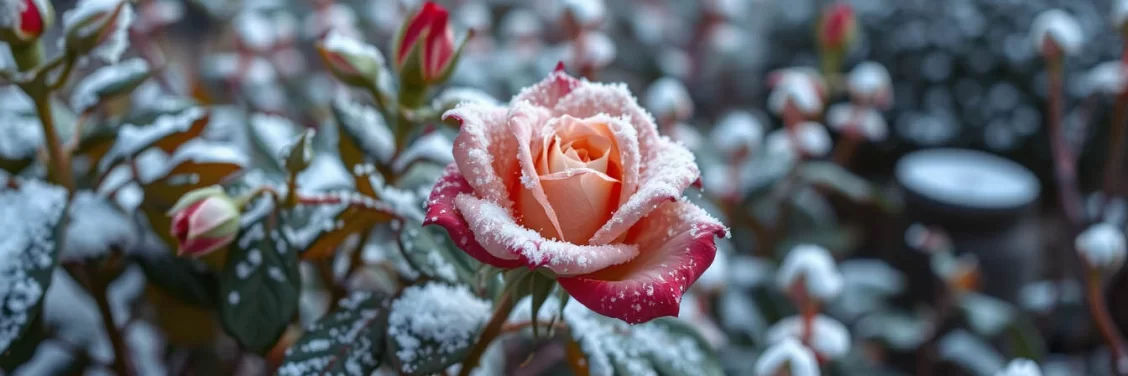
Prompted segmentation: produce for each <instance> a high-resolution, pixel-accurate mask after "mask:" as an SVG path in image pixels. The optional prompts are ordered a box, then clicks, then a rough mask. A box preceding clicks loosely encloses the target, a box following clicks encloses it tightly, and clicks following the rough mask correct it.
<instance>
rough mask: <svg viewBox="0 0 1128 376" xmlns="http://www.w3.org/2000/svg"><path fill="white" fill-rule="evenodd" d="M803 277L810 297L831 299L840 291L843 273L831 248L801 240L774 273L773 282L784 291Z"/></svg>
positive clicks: (802, 279) (823, 299)
mask: <svg viewBox="0 0 1128 376" xmlns="http://www.w3.org/2000/svg"><path fill="white" fill-rule="evenodd" d="M799 281H802V283H803V287H804V289H805V290H806V291H807V293H808V294H810V295H811V296H812V297H814V298H817V299H819V300H822V301H824V302H825V301H830V300H833V299H834V298H836V297H838V294H840V293H842V285H843V282H842V274H841V273H839V271H838V267H837V266H836V265H835V263H834V258H832V257H831V256H830V252H828V251H827V250H826V248H823V247H821V246H817V245H811V244H802V245H797V246H795V248H792V249H791V251H790V252H788V253H787V256H786V257H785V258H784V259H783V265H781V266H780V267H779V271H778V274H776V284H777V285H778V286H779V288H780V289H782V290H783V291H790V289H791V288H792V286H794V285H795V284H796V283H799Z"/></svg>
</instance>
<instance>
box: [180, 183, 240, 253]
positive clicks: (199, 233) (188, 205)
mask: <svg viewBox="0 0 1128 376" xmlns="http://www.w3.org/2000/svg"><path fill="white" fill-rule="evenodd" d="M240 213H241V211H240V209H239V204H238V203H236V202H235V201H234V200H232V199H231V198H230V197H228V196H227V194H226V193H224V192H223V188H220V187H219V186H211V187H206V188H200V189H196V190H193V191H191V192H188V193H187V194H185V195H184V197H181V198H180V200H179V201H177V202H176V204H175V205H173V207H172V209H170V210H169V211H168V215H169V216H170V217H172V226H170V228H169V230H170V232H171V234H172V236H173V237H174V238H176V243H177V247H176V254H177V255H178V256H191V257H200V256H203V255H206V254H209V253H212V252H215V251H217V250H219V249H220V248H223V247H226V246H227V245H228V244H231V241H233V240H235V236H236V235H238V234H239V215H240Z"/></svg>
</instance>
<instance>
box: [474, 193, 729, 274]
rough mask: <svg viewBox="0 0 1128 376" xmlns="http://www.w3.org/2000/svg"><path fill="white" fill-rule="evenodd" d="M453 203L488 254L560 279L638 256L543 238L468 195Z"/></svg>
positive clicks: (627, 248) (618, 248)
mask: <svg viewBox="0 0 1128 376" xmlns="http://www.w3.org/2000/svg"><path fill="white" fill-rule="evenodd" d="M455 204H456V205H457V206H458V210H459V211H460V212H462V213H464V215H463V218H465V219H466V222H467V223H468V224H469V227H470V230H471V231H472V232H473V233H474V239H475V240H477V242H478V243H479V244H481V245H482V247H483V248H485V249H486V250H487V251H488V252H489V253H490V254H493V255H499V254H508V255H512V256H515V257H519V258H520V259H521V260H523V261H524V262H526V263H527V264H528V266H529V267H544V268H548V269H549V270H551V271H553V272H554V273H556V274H557V275H560V276H569V275H579V274H587V273H592V272H596V271H599V270H603V269H604V268H607V267H609V266H613V265H618V264H622V263H624V262H627V261H629V260H631V259H634V258H635V256H637V255H638V254H639V248H640V247H639V246H637V245H634V244H613V245H600V246H592V245H575V244H571V243H565V242H561V241H556V240H550V239H545V238H544V236H541V235H540V233H538V232H536V231H533V230H530V229H528V228H525V227H524V226H521V225H519V224H517V222H516V220H515V219H514V218H513V217H512V216H510V215H509V214H508V213H507V212H506V211H505V209H503V208H502V207H500V206H498V205H497V204H495V203H492V202H489V201H486V200H482V199H480V198H477V197H474V196H471V195H468V194H461V195H459V196H458V197H457V198H456V199H455ZM711 256H712V255H711V254H710V261H711V260H712V257H711ZM706 266H707V265H706ZM698 274H700V273H698Z"/></svg>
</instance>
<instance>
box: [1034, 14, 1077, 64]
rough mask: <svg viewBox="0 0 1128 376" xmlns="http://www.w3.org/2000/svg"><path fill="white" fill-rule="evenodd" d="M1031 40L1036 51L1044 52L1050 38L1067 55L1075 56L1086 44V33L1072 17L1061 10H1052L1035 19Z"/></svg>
mask: <svg viewBox="0 0 1128 376" xmlns="http://www.w3.org/2000/svg"><path fill="white" fill-rule="evenodd" d="M1030 38H1031V41H1032V42H1033V43H1034V49H1035V50H1036V51H1042V46H1043V44H1044V43H1045V42H1046V40H1047V39H1046V38H1049V40H1052V41H1053V42H1054V43H1055V44H1056V45H1057V47H1058V48H1060V49H1061V50H1062V52H1063V53H1064V54H1065V55H1073V54H1074V53H1076V52H1078V50H1080V49H1081V44H1083V43H1084V42H1085V40H1084V39H1085V33H1084V31H1083V30H1082V29H1081V25H1080V24H1078V23H1077V19H1075V18H1074V17H1073V16H1072V15H1070V14H1069V13H1066V12H1065V11H1063V10H1061V9H1050V10H1047V11H1044V12H1042V13H1040V14H1038V17H1036V18H1034V23H1033V25H1032V26H1031V29H1030Z"/></svg>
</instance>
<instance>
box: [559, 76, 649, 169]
mask: <svg viewBox="0 0 1128 376" xmlns="http://www.w3.org/2000/svg"><path fill="white" fill-rule="evenodd" d="M553 112H555V113H556V114H557V115H571V116H573V117H577V118H581V119H582V118H587V117H592V116H596V115H599V114H606V115H608V116H611V117H619V118H622V119H624V120H626V121H627V123H628V124H630V125H632V126H634V128H635V133H637V134H638V144H639V150H641V151H642V153H643V155H642V157H643V160H647V159H650V158H653V157H657V156H658V155H659V153H660V151H659V150H657V147H656V146H657V144H658V143H659V142H660V141H661V140H662V138H661V137H660V136H659V135H658V126H657V125H655V123H654V117H653V116H651V115H650V113H648V112H646V110H644V109H643V108H642V107H641V106H639V104H638V100H637V99H635V97H634V96H633V95H631V92H630V90H629V89H628V88H627V86H626V85H625V84H622V83H616V84H604V83H591V82H587V81H584V82H582V84H580V85H578V86H577V87H574V88H573V90H572V91H571V92H570V93H569V94H568V95H567V96H565V97H563V98H560V99H559V102H558V103H555V107H554V108H553Z"/></svg>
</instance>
